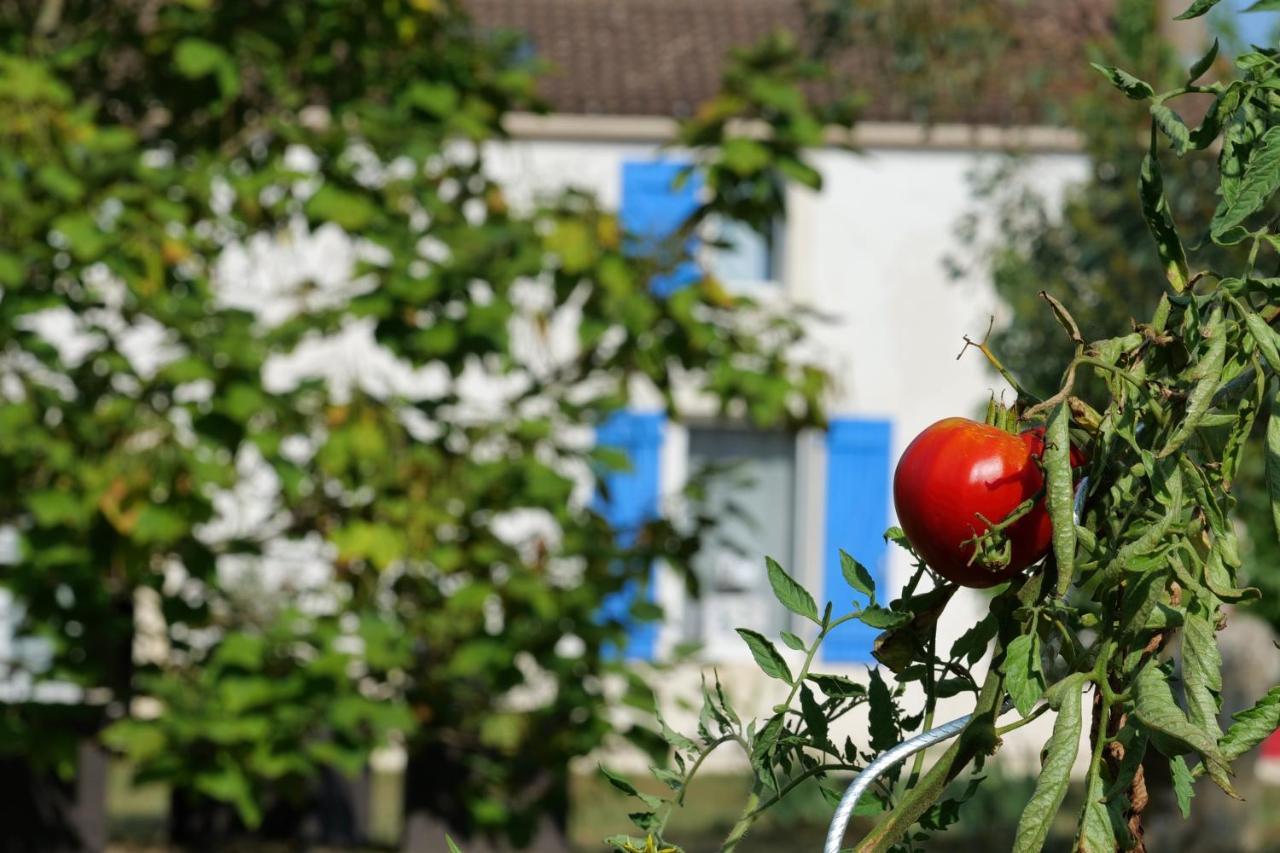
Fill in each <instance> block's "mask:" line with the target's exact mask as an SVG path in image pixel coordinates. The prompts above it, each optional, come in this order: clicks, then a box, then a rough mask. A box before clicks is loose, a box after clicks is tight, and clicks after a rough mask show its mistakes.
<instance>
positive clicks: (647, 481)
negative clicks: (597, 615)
mask: <svg viewBox="0 0 1280 853" xmlns="http://www.w3.org/2000/svg"><path fill="white" fill-rule="evenodd" d="M664 421H665V418H664V417H663V415H661V414H660V413H649V412H645V413H641V412H617V413H615V414H614V415H613V416H612V417H610V418H609V420H608V421H606V422H605V423H604V424H602V425H601V426H600V428H599V429H598V430H597V431H596V441H597V443H598V444H600V445H602V446H605V447H616V448H618V449H619V450H622V451H623V452H625V453H626V454H627V457H628V458H629V459H630V461H631V470H629V471H618V472H615V473H613V474H610V475H608V477H606V479H605V490H606V492H607V495H608V499H607V500H605V497H604V496H603V495H602V496H600V498H599V499H598V500H597V508H598V509H599V511H600V513H601V514H602V515H603V516H604V517H605V518H606V519H608V521H609V523H610V524H611V525H613V527H614V528H615V529H616V530H617V531H618V537H619V539H620V540H621V541H622V542H623V543H628V542H630V541H632V540H633V539H634V537H635V535H636V530H637V528H638V527H639V526H640V525H641V524H643V523H644V522H646V521H648V520H649V519H651V518H653V517H655V516H656V515H657V514H658V487H659V485H658V483H659V481H658V470H659V464H660V453H661V450H662V428H663V423H664ZM650 580H651V582H650V584H649V589H650V590H652V588H653V583H652V578H651V579H650ZM635 595H636V590H635V589H634V588H632V589H624V590H622V591H621V592H619V593H617V594H616V595H613V596H611V597H609V598H608V599H606V600H605V601H604V604H603V605H602V607H601V613H602V615H603V616H604V617H605V618H616V619H619V620H625V618H626V615H627V611H628V610H629V609H630V606H631V601H632V599H633V598H634V596H635ZM657 636H658V630H657V625H656V624H654V623H653V622H641V623H636V624H633V625H631V626H630V628H629V631H628V640H627V648H626V651H625V656H626V657H627V658H631V659H639V660H652V659H653V655H654V647H655V645H656V642H657Z"/></svg>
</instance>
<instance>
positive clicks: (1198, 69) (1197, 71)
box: [1187, 38, 1218, 85]
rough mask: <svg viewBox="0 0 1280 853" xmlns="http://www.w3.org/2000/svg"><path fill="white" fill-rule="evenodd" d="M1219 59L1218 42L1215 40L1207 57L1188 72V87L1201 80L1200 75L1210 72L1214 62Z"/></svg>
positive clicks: (1201, 58)
mask: <svg viewBox="0 0 1280 853" xmlns="http://www.w3.org/2000/svg"><path fill="white" fill-rule="evenodd" d="M1217 58H1218V40H1217V39H1216V38H1215V39H1214V40H1213V44H1212V45H1210V46H1209V50H1208V51H1206V52H1205V55H1204V56H1202V57H1200V58H1199V59H1197V60H1196V61H1195V63H1194V64H1192V66H1191V70H1190V71H1188V72H1187V85H1191V84H1192V83H1194V82H1196V81H1197V80H1199V79H1200V75H1202V74H1204V72H1206V71H1208V70H1209V68H1210V67H1212V65H1213V61H1214V60H1215V59H1217Z"/></svg>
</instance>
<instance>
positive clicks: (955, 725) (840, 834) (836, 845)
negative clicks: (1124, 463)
mask: <svg viewBox="0 0 1280 853" xmlns="http://www.w3.org/2000/svg"><path fill="white" fill-rule="evenodd" d="M1088 491H1089V478H1088V477H1081V478H1080V483H1079V485H1077V486H1076V493H1075V499H1074V500H1073V501H1072V507H1071V509H1072V515H1073V516H1074V517H1075V523H1076V524H1079V523H1080V515H1081V513H1082V512H1083V510H1084V499H1085V494H1086V493H1087V492H1088ZM1010 707H1011V703H1009V702H1005V703H1004V707H1003V708H1001V709H1000V713H1002V714H1003V713H1004V712H1005V711H1007V710H1009V708H1010ZM972 719H973V714H965V715H964V716H963V717H957V718H956V719H954V720H952V721H951V722H949V723H943V724H942V725H940V726H938V727H937V728H933V729H929V731H927V732H922V733H921V734H918V735H916V736H915V737H913V738H908V739H907V740H904V741H903V742H902V743H900V744H898V745H897V746H894V747H892V748H890V749H887V750H885V751H884V752H882V753H881V754H880V756H879V757H878V758H876V760H875V761H872V762H871V763H870V764H868V765H867V766H866V767H865V768H864V769H863V771H862V772H861V773H859V774H858V775H857V776H855V777H853V781H852V782H850V783H849V787H848V789H847V790H846V791H845V792H844V796H843V797H841V798H840V805H838V806H836V813H835V814H834V815H832V817H831V826H829V827H828V828H827V843H826V844H825V845H823V848H822V853H840V845H841V844H842V843H844V835H845V832H846V831H847V830H848V828H849V819H850V818H851V817H853V809H854V807H855V806H857V805H858V800H860V799H862V795H863V794H864V793H866V791H867V789H868V788H870V787H871V784H872V783H873V782H875V781H876V779H879V778H880V776H881V774H883V773H884V772H885V771H886V770H888V769H889V768H890V767H892V766H893V765H895V764H897V763H898V762H900V761H902V760H904V759H906V758H909V757H910V756H912V755H915V754H916V753H917V752H919V751H920V750H922V749H928V748H929V747H931V746H933V745H934V744H936V743H941V742H942V741H944V740H948V739H949V738H953V737H955V736H956V735H958V734H960V732H962V731H964V727H965V726H967V725H969V721H970V720H972Z"/></svg>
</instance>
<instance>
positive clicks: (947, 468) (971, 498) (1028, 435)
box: [893, 418, 1084, 587]
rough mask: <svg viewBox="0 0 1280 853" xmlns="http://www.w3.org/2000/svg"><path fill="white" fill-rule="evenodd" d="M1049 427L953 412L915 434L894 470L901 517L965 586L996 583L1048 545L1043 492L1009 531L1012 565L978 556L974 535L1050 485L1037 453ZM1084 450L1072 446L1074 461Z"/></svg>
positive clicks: (928, 555)
mask: <svg viewBox="0 0 1280 853" xmlns="http://www.w3.org/2000/svg"><path fill="white" fill-rule="evenodd" d="M1043 451H1044V428H1043V427H1036V428H1034V429H1029V430H1027V431H1026V432H1023V433H1022V434H1020V435H1013V434H1011V433H1008V432H1005V431H1004V430H1002V429H999V428H997V427H994V426H990V425H988V424H982V423H978V422H976V421H971V420H968V419H966V418H947V419H946V420H941V421H938V422H937V423H936V424H934V425H933V426H931V427H929V428H928V429H926V430H925V431H924V432H922V433H920V434H919V435H918V436H916V438H915V440H914V441H912V442H911V444H910V445H908V446H907V449H906V451H905V452H904V453H903V454H902V459H900V460H899V461H898V468H897V471H895V472H894V475H893V503H894V506H895V507H896V508H897V510H898V523H899V524H901V525H902V530H903V532H904V533H906V534H907V539H908V540H910V542H911V544H912V546H913V547H914V548H915V549H916V552H917V553H918V554H919V555H920V556H921V557H923V558H924V560H925V562H926V563H928V564H929V567H930V568H932V569H933V570H934V571H936V572H937V573H938V574H940V575H942V576H943V577H944V578H946V579H947V580H950V581H954V582H955V583H958V584H960V585H961V586H971V587H987V586H994V585H996V584H998V583H1000V582H1001V581H1004V580H1007V579H1009V578H1011V577H1013V576H1014V575H1016V574H1018V573H1019V572H1021V571H1022V570H1023V569H1025V568H1027V566H1030V565H1031V564H1033V563H1035V562H1036V561H1037V560H1039V559H1040V558H1042V557H1043V556H1044V555H1045V554H1046V553H1048V551H1049V545H1050V540H1051V537H1052V535H1053V525H1052V523H1051V522H1050V521H1049V513H1048V512H1047V511H1046V510H1045V507H1044V500H1043V497H1042V498H1041V500H1040V502H1039V503H1037V504H1036V506H1035V507H1033V508H1032V510H1031V511H1030V512H1029V513H1027V514H1026V515H1024V516H1023V517H1022V518H1020V519H1018V520H1017V521H1016V522H1014V523H1013V524H1012V525H1011V526H1010V527H1009V528H1007V529H1006V530H1005V531H1004V533H1005V535H1006V536H1007V537H1008V540H1009V543H1010V545H1011V553H1010V560H1009V564H1008V565H1007V566H1003V567H1001V566H985V565H982V564H981V563H980V562H979V561H978V560H974V561H973V562H972V564H970V559H971V558H972V557H973V551H974V547H973V542H972V541H971V540H972V539H973V538H974V537H975V536H979V535H981V534H982V533H984V532H986V530H987V529H988V528H989V526H990V525H988V524H987V523H986V522H984V521H983V520H982V518H980V517H979V516H982V517H983V518H986V519H987V520H988V521H990V522H993V523H995V522H999V521H1001V520H1002V519H1004V518H1005V517H1006V516H1008V515H1009V513H1010V512H1012V511H1013V509H1014V508H1015V507H1016V506H1017V505H1018V504H1020V503H1022V502H1023V501H1025V500H1026V499H1028V498H1030V497H1033V496H1034V495H1035V494H1036V493H1037V492H1039V491H1040V490H1041V487H1042V486H1043V485H1044V474H1043V472H1041V470H1040V466H1039V465H1038V464H1037V461H1036V460H1037V458H1038V457H1039V456H1040V454H1041V453H1043ZM1083 462H1084V456H1083V454H1082V453H1080V451H1078V450H1077V449H1076V448H1075V447H1072V448H1071V465H1072V467H1073V468H1074V467H1077V466H1079V465H1082V464H1083Z"/></svg>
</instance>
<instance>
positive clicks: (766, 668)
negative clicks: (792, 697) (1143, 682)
mask: <svg viewBox="0 0 1280 853" xmlns="http://www.w3.org/2000/svg"><path fill="white" fill-rule="evenodd" d="M737 630H738V636H740V637H742V639H743V640H744V641H745V642H746V644H747V648H749V649H751V656H752V657H753V658H755V659H756V665H758V666H759V667H760V670H761V672H763V673H764V674H765V675H767V676H770V677H771V678H777V679H779V680H781V681H785V682H786V683H787V684H791V683H792V681H791V670H790V669H789V668H788V667H787V662H786V661H785V660H783V658H782V655H781V654H779V653H778V650H777V649H776V648H774V646H773V643H770V642H769V641H768V640H766V639H765V638H764V636H762V635H761V634H759V633H757V632H755V631H751V630H748V629H746V628H738V629H737Z"/></svg>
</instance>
